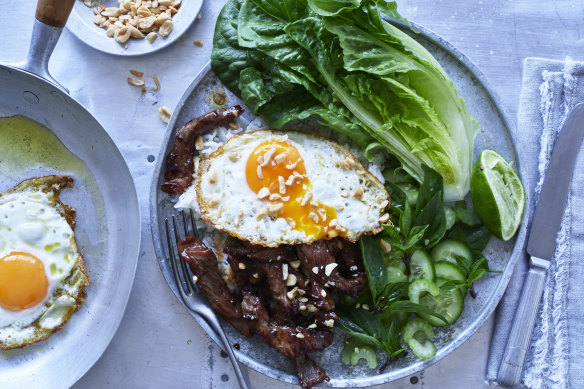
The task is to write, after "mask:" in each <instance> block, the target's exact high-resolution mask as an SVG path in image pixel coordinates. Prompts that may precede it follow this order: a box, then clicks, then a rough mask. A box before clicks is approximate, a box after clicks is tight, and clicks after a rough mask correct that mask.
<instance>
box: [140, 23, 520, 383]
mask: <svg viewBox="0 0 584 389" xmlns="http://www.w3.org/2000/svg"><path fill="white" fill-rule="evenodd" d="M392 23H393V21H392ZM396 25H398V26H399V27H400V28H402V29H403V30H404V31H406V32H407V33H409V34H411V35H412V36H413V37H414V38H415V39H416V40H417V41H418V42H420V43H421V44H422V45H423V46H425V47H426V48H427V49H428V50H429V51H430V52H431V53H432V54H433V55H434V56H435V57H436V59H437V60H438V62H439V63H440V64H441V65H442V67H443V68H444V69H445V71H446V73H447V74H448V75H449V77H450V79H451V80H452V82H453V83H454V85H455V87H456V89H457V90H458V92H459V94H460V96H461V97H463V98H464V100H465V102H466V105H467V108H468V109H469V111H470V113H471V114H472V115H473V116H474V117H475V118H476V119H477V120H478V122H479V123H480V125H481V130H480V132H479V133H478V135H477V138H476V141H475V155H474V158H475V159H476V158H477V157H478V154H479V153H480V151H481V150H483V149H485V148H491V149H494V150H497V152H499V153H500V154H501V155H503V156H504V157H505V158H506V159H507V160H508V161H510V162H511V164H512V165H513V166H514V168H515V169H516V170H518V172H519V175H520V176H521V179H522V180H523V184H524V186H528V185H527V182H526V181H525V180H526V178H527V174H526V171H524V169H523V166H522V164H521V163H520V161H521V150H520V149H517V148H516V147H515V146H514V141H513V138H512V135H511V132H510V128H511V126H512V123H511V121H510V120H509V118H508V116H507V114H506V112H505V111H504V109H503V108H502V107H501V104H500V101H499V99H498V97H497V96H496V95H495V94H494V93H493V91H492V89H491V87H490V86H489V84H488V83H487V81H486V80H485V78H484V76H483V75H482V74H481V72H480V71H479V70H478V69H477V68H476V67H475V66H474V65H473V64H472V63H471V62H470V60H469V59H468V58H466V57H465V56H464V55H463V54H462V53H461V52H459V51H458V50H457V49H456V48H455V47H454V46H452V45H451V44H450V43H448V42H446V41H444V40H443V39H441V38H440V37H438V36H436V35H435V34H433V33H432V32H430V31H428V30H426V29H425V28H423V27H420V26H417V25H414V28H415V29H416V30H418V31H420V32H419V33H418V34H414V33H411V32H410V31H409V29H408V28H407V27H406V26H405V25H403V24H399V23H396ZM217 90H221V91H223V92H224V93H225V95H226V96H227V102H226V105H228V106H229V105H233V104H242V102H241V100H240V99H239V98H238V97H237V96H235V95H234V94H232V93H231V92H230V91H229V90H227V89H225V88H223V86H222V85H221V82H220V81H219V79H218V78H217V77H216V76H215V74H214V73H213V71H212V70H211V68H210V64H207V66H205V68H204V69H203V70H202V71H201V72H200V73H199V74H198V75H197V76H196V77H195V79H194V80H193V82H192V83H191V85H190V86H189V87H188V88H187V90H186V92H185V93H184V95H183V97H182V98H181V100H180V101H179V103H178V105H177V107H176V108H175V110H174V113H173V116H172V117H171V119H170V122H169V123H168V127H167V133H166V137H165V140H164V142H163V144H162V148H161V150H160V154H159V156H158V163H157V166H156V169H155V171H154V178H153V181H152V187H151V193H150V195H151V197H150V218H151V228H152V236H153V241H154V246H155V251H156V255H157V258H158V263H159V265H160V269H161V271H162V273H163V275H164V277H165V279H166V281H167V282H168V284H169V286H170V288H171V289H172V290H173V292H174V293H175V295H177V297H178V292H177V290H176V288H175V286H174V280H173V277H172V273H171V270H170V267H169V264H168V262H167V261H166V255H165V254H164V253H165V252H166V247H165V243H164V242H163V240H162V239H161V237H163V236H164V235H163V234H164V218H165V217H166V216H167V215H169V214H171V213H172V212H174V209H173V205H174V202H175V201H176V198H174V197H172V196H169V195H167V194H166V193H164V192H162V191H160V185H161V184H162V183H163V182H164V164H165V161H166V155H167V154H168V153H169V152H170V150H171V149H172V146H173V142H174V137H175V129H176V128H179V127H180V126H182V125H183V124H184V123H186V122H187V121H189V120H190V119H192V118H194V117H197V116H199V115H201V114H203V113H205V112H208V111H210V110H212V109H216V106H214V105H213V103H212V99H210V95H211V94H212V93H213V92H215V91H217ZM243 119H244V120H248V121H250V120H252V119H253V116H252V115H251V114H250V113H249V110H246V113H244V115H243ZM527 204H529V202H528V201H527ZM528 214H529V210H528V209H526V210H525V212H524V217H523V223H522V226H521V228H520V230H519V232H518V234H517V235H516V237H515V238H514V239H512V240H511V241H508V242H502V241H499V240H497V239H492V240H491V242H490V243H489V245H488V247H487V248H486V250H485V252H484V253H485V255H486V256H487V258H488V259H489V265H490V267H491V268H492V269H497V270H501V271H502V273H501V274H498V273H494V274H491V275H487V276H485V277H483V278H482V279H480V280H479V281H478V282H476V283H475V290H476V291H477V295H478V297H477V298H476V299H472V298H471V297H470V296H467V298H466V300H465V308H464V311H463V313H462V315H461V317H460V319H459V320H458V321H457V322H456V323H455V324H454V325H452V326H450V327H447V328H441V329H437V330H436V337H435V339H434V342H435V344H436V346H437V348H438V351H437V353H436V356H435V357H434V358H433V359H431V360H429V361H423V360H420V359H418V358H415V357H414V356H413V355H412V353H409V354H408V356H406V357H405V358H401V359H399V360H396V361H393V362H391V364H390V365H389V367H388V368H387V369H386V370H385V371H384V372H383V373H379V371H378V369H375V370H372V369H368V368H367V367H364V366H361V365H358V366H356V367H353V366H345V365H343V364H342V363H341V361H340V356H339V354H340V350H341V348H342V339H343V336H342V334H341V333H340V331H337V333H336V336H335V341H334V342H333V344H332V345H331V346H329V347H328V348H327V349H326V350H324V351H322V352H318V353H314V354H311V357H312V358H314V360H315V361H316V362H317V363H318V364H319V365H320V366H322V367H323V368H324V369H325V371H326V373H327V375H328V376H329V377H330V381H329V382H326V381H325V382H323V384H322V385H324V386H332V387H364V386H370V385H376V384H382V383H386V382H391V381H394V380H397V379H399V378H402V377H405V376H408V375H411V374H414V373H416V372H418V371H420V370H422V369H425V368H427V367H429V366H430V365H432V364H434V363H436V362H438V361H439V360H441V359H442V358H444V357H445V356H447V355H448V354H450V353H451V352H452V351H453V350H455V349H456V348H457V347H458V346H460V345H461V344H462V343H464V342H465V341H466V340H467V339H468V338H469V337H470V336H471V335H472V334H474V333H475V332H476V331H477V330H478V329H479V328H480V327H481V325H482V324H483V323H484V322H485V320H486V319H487V318H488V317H489V316H490V315H491V314H492V313H493V311H494V310H495V308H496V306H497V304H498V302H499V300H500V299H501V297H502V296H503V293H504V292H505V288H506V287H507V283H508V282H509V279H510V277H511V273H512V271H513V268H514V266H515V263H516V262H517V260H519V258H521V254H522V252H523V246H524V242H525V230H526V226H527V215H528ZM179 300H180V298H179ZM197 321H198V322H199V324H200V325H201V327H203V328H204V329H205V331H206V332H207V334H208V335H209V336H210V337H211V338H213V339H214V340H215V342H216V343H217V344H218V345H219V346H220V347H221V344H220V342H219V340H218V337H217V336H216V335H215V333H213V331H212V330H211V329H210V327H209V326H208V325H207V324H206V323H205V322H204V321H203V320H197ZM224 328H225V330H226V332H227V336H228V338H229V339H230V340H231V342H232V343H239V345H240V346H241V349H240V350H239V351H237V350H236V355H237V357H238V359H239V360H240V361H241V362H242V363H244V364H245V365H247V366H249V367H250V368H252V369H254V370H256V371H258V372H261V373H263V374H266V375H267V376H270V377H272V378H276V379H280V380H282V381H285V382H290V383H297V382H298V381H297V378H296V375H295V373H294V368H293V365H292V362H291V361H289V360H288V359H286V358H285V357H284V356H282V355H281V354H279V353H278V352H277V351H275V350H274V349H272V348H270V347H268V346H266V345H265V344H264V343H263V342H262V341H261V340H260V339H259V337H257V336H255V337H254V338H252V339H251V340H248V339H246V338H244V337H243V336H242V335H241V334H239V332H237V331H236V330H234V329H233V328H232V327H231V326H229V325H227V324H225V325H224ZM384 358H385V357H384V356H383V355H382V354H378V359H379V360H380V361H381V363H380V364H382V363H383V361H384Z"/></svg>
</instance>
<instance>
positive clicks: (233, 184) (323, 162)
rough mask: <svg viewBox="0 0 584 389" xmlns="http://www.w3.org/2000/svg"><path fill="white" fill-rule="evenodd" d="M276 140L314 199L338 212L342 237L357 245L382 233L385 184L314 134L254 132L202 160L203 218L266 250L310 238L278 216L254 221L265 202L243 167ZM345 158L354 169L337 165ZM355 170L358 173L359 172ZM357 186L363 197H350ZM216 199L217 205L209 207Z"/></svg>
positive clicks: (199, 181) (199, 190)
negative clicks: (290, 153)
mask: <svg viewBox="0 0 584 389" xmlns="http://www.w3.org/2000/svg"><path fill="white" fill-rule="evenodd" d="M274 138H277V139H286V141H287V142H290V143H291V144H292V145H293V146H295V147H296V148H297V149H298V151H299V153H300V155H301V157H302V159H303V160H304V165H305V168H306V174H307V176H308V178H309V180H310V182H311V185H312V194H313V199H314V200H318V201H320V202H321V203H323V204H324V205H327V206H330V207H333V208H335V209H336V212H337V221H338V223H339V224H340V225H342V226H343V227H344V228H346V229H347V232H346V236H345V238H346V239H348V240H351V241H356V240H357V239H358V238H359V237H360V236H361V235H362V234H365V233H377V232H379V231H380V230H381V228H382V223H381V222H380V221H379V219H380V217H381V216H382V215H383V214H384V213H385V209H384V208H382V206H381V205H382V204H383V202H384V201H385V200H389V195H388V193H387V191H386V190H385V188H384V187H383V184H381V183H380V182H379V181H378V180H377V179H376V178H375V177H374V176H373V175H372V174H371V173H369V172H368V171H367V170H366V169H365V168H364V167H363V166H362V165H361V164H360V162H359V161H358V160H357V158H355V157H354V156H353V155H352V154H351V153H350V152H349V151H348V150H346V149H345V148H344V147H342V146H340V145H339V144H337V143H334V142H331V141H328V140H326V139H324V138H322V137H320V136H318V135H316V134H308V133H301V132H295V131H286V132H282V131H274V130H258V131H254V132H249V133H245V134H242V135H237V136H234V137H232V138H230V139H229V140H228V141H227V142H226V143H225V144H224V145H222V146H221V147H220V148H219V149H218V150H217V151H216V152H214V153H213V154H211V155H210V156H209V158H208V159H206V160H205V161H203V162H202V163H201V164H200V166H199V170H198V173H197V176H196V180H195V186H196V190H197V201H198V203H199V207H200V210H201V215H202V217H203V219H205V220H206V221H207V222H209V223H211V224H212V225H213V226H214V227H215V228H216V229H218V230H223V231H226V232H229V233H230V234H231V235H233V236H236V237H239V238H241V239H245V240H248V241H250V242H251V243H254V244H261V245H264V246H277V245H279V244H298V243H309V242H310V241H312V240H314V238H313V237H311V236H306V234H305V233H304V232H303V231H299V230H295V229H293V228H292V227H291V226H290V225H289V224H288V222H287V221H286V220H285V219H283V218H281V217H278V218H270V217H268V216H266V217H263V218H260V219H257V218H256V215H257V214H258V212H259V211H260V210H261V209H262V208H264V207H266V204H267V202H266V201H265V200H260V199H258V196H257V194H256V193H254V192H253V191H252V190H251V189H250V187H249V186H248V184H247V180H246V164H247V160H248V158H249V156H250V155H251V153H252V152H253V150H254V149H255V148H256V147H257V146H258V145H259V144H260V143H263V142H265V141H268V140H271V139H274ZM232 153H238V155H239V158H237V159H236V160H234V159H233V158H232ZM346 158H350V159H351V160H352V161H353V164H354V165H353V168H351V169H344V168H342V167H341V166H340V165H339V161H341V160H343V159H346ZM359 170H360V171H361V174H358V173H357V171H359ZM211 177H214V178H216V179H215V180H211V179H210V178H211ZM213 181H215V182H213ZM357 188H363V189H364V190H365V195H364V196H363V197H362V198H357V197H354V196H352V194H353V193H354V191H355V190H356V189H357ZM347 194H348V195H347ZM217 200H219V205H218V206H210V205H209V204H210V203H212V202H213V201H217Z"/></svg>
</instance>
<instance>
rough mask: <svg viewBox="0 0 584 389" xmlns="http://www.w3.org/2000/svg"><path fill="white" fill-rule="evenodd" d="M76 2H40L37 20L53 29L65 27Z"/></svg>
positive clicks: (70, 0) (72, 0) (50, 0)
mask: <svg viewBox="0 0 584 389" xmlns="http://www.w3.org/2000/svg"><path fill="white" fill-rule="evenodd" d="M73 5H75V0H38V3H37V9H36V15H35V17H36V20H38V21H39V22H41V23H44V24H46V25H49V26H51V27H59V28H61V27H65V23H67V19H69V15H70V14H71V10H72V9H73Z"/></svg>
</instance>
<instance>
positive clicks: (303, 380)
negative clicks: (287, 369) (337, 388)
mask: <svg viewBox="0 0 584 389" xmlns="http://www.w3.org/2000/svg"><path fill="white" fill-rule="evenodd" d="M294 369H296V375H297V376H298V382H299V383H300V386H301V387H302V389H310V388H312V387H313V386H316V385H318V384H320V383H321V382H322V381H323V380H324V379H325V378H326V373H325V371H324V370H323V369H322V367H320V366H318V365H317V364H316V363H314V361H313V360H312V359H310V358H308V357H307V356H306V354H303V355H299V356H297V357H296V358H294Z"/></svg>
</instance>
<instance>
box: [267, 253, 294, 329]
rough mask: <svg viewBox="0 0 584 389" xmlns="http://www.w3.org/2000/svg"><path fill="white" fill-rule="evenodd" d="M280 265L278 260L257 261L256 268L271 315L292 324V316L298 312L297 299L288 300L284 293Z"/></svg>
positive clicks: (284, 322) (283, 281) (285, 290)
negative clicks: (263, 286) (269, 261)
mask: <svg viewBox="0 0 584 389" xmlns="http://www.w3.org/2000/svg"><path fill="white" fill-rule="evenodd" d="M282 266H283V264H282V263H281V262H279V261H274V262H272V263H268V262H259V263H257V268H258V270H259V273H260V277H261V280H262V282H263V283H264V285H265V291H264V299H265V300H266V301H267V302H268V304H269V306H270V313H271V317H272V318H273V319H274V320H275V321H276V322H277V323H280V324H287V325H293V324H294V316H296V315H298V314H299V313H300V311H299V304H298V300H290V299H289V298H288V296H286V293H287V292H288V287H287V286H286V281H285V280H284V279H283V278H282Z"/></svg>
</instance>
